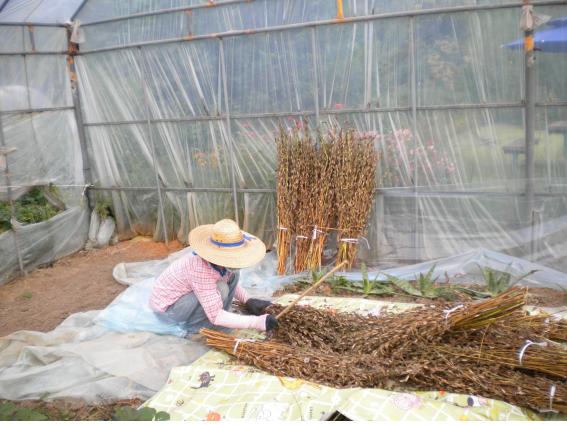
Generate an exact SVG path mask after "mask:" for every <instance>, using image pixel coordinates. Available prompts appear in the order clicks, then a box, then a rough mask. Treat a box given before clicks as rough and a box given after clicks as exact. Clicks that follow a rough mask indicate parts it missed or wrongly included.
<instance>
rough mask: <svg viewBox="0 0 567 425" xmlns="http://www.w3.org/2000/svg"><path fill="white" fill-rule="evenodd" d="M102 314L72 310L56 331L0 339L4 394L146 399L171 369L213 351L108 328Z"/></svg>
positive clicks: (16, 397) (15, 396) (99, 400)
mask: <svg viewBox="0 0 567 425" xmlns="http://www.w3.org/2000/svg"><path fill="white" fill-rule="evenodd" d="M98 313H99V312H98V311H90V312H86V313H76V314H73V315H72V316H69V317H68V318H67V319H66V320H65V321H64V322H63V323H61V325H59V326H58V327H57V328H56V329H55V330H53V331H51V332H47V333H42V332H32V331H20V332H15V333H13V334H11V335H9V336H6V337H3V338H0V398H2V399H8V400H21V399H40V398H41V399H57V398H64V397H72V398H78V399H82V400H85V401H86V402H88V403H102V402H107V401H112V400H120V399H129V398H140V399H143V400H145V399H147V398H149V397H150V396H152V395H153V394H154V393H155V392H156V391H158V390H159V389H160V388H161V387H162V386H163V385H164V384H165V383H166V381H167V378H168V374H169V371H170V370H171V368H173V367H176V366H182V365H183V366H184V365H188V364H191V363H192V362H193V361H194V360H196V359H197V358H198V357H200V356H202V355H203V354H204V353H205V352H206V351H207V350H208V348H207V347H206V346H204V345H202V344H200V343H198V342H196V341H190V340H187V339H182V338H176V337H173V336H160V335H155V334H152V333H149V332H136V333H126V334H123V333H118V332H113V331H109V330H108V329H106V328H105V327H103V326H100V325H97V324H96V323H94V321H93V319H94V318H95V317H96V315H97V314H98Z"/></svg>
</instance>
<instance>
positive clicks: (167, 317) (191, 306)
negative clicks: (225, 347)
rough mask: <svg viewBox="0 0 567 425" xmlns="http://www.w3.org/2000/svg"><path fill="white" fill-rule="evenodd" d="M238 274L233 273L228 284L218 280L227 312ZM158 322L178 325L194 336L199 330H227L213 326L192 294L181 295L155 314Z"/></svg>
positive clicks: (224, 308)
mask: <svg viewBox="0 0 567 425" xmlns="http://www.w3.org/2000/svg"><path fill="white" fill-rule="evenodd" d="M238 278H239V273H238V272H236V273H233V274H232V276H231V277H230V279H229V280H228V283H225V281H224V279H219V281H218V282H217V286H218V289H219V292H220V294H221V297H222V304H223V310H226V311H229V309H230V305H231V304H232V299H233V298H234V291H235V290H236V286H237V285H238ZM155 314H156V315H157V316H158V317H159V318H160V320H163V321H165V322H170V323H179V324H182V325H183V327H185V328H186V329H187V334H188V335H189V334H195V333H197V332H199V330H200V329H201V328H213V329H217V330H222V331H225V332H226V331H229V329H226V328H222V327H220V326H214V325H213V324H212V323H211V322H210V321H209V319H208V318H207V315H206V314H205V310H203V307H202V306H201V303H200V302H199V300H198V299H197V297H196V296H195V294H194V293H193V292H189V293H188V294H185V295H183V296H182V297H181V298H179V299H178V300H177V301H176V302H175V303H174V304H172V305H171V306H170V307H169V308H168V309H167V310H166V311H165V312H163V313H161V312H156V313H155Z"/></svg>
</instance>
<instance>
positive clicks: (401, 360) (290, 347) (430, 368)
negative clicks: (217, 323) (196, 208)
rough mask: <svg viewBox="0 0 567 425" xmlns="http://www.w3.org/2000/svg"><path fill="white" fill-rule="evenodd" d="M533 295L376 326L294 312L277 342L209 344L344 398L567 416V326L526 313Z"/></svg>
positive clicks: (424, 310)
mask: <svg viewBox="0 0 567 425" xmlns="http://www.w3.org/2000/svg"><path fill="white" fill-rule="evenodd" d="M525 295H526V293H525V291H523V290H519V289H512V290H510V291H508V292H505V293H504V294H502V295H500V296H498V297H496V298H493V299H489V300H487V301H483V302H480V303H471V304H466V305H459V306H456V307H453V308H449V307H443V306H438V305H432V306H424V307H421V308H420V309H418V310H412V311H408V312H405V313H401V314H388V313H385V314H382V315H380V316H377V317H376V316H369V317H364V316H360V315H356V314H346V313H335V312H333V311H329V310H318V309H314V308H311V307H298V306H296V307H294V308H293V309H292V310H290V312H289V313H287V314H286V315H284V316H283V317H281V319H280V320H279V323H280V326H279V328H278V330H277V332H276V333H275V335H274V338H273V339H271V340H265V341H249V340H238V339H236V338H235V337H234V336H232V335H228V334H223V333H221V332H216V331H210V330H203V331H202V334H203V335H205V336H206V337H207V343H208V344H209V345H210V346H212V347H215V348H218V349H221V350H224V351H226V352H227V353H229V354H231V355H235V356H236V357H237V358H238V359H240V360H242V361H243V362H245V363H248V364H252V365H255V366H257V367H258V368H260V369H262V370H265V371H267V372H270V373H273V374H275V375H278V376H292V377H297V378H301V379H306V380H310V381H313V382H318V383H321V384H326V385H329V386H333V387H340V388H344V387H358V386H360V387H366V388H372V387H379V388H385V389H396V390H404V389H405V390H439V389H444V390H446V391H451V392H456V393H465V394H475V395H478V396H483V397H487V398H494V399H499V400H503V401H506V402H509V403H512V404H515V405H518V406H521V407H527V408H530V409H533V410H536V411H540V412H544V411H557V412H562V413H567V386H566V385H565V379H566V378H567V350H566V349H565V348H564V347H563V346H562V345H560V344H557V343H555V342H554V341H553V339H557V340H561V341H564V340H565V338H566V337H567V333H566V332H565V330H566V329H567V326H566V325H567V324H566V322H565V321H560V320H555V319H553V318H551V317H548V316H539V315H536V316H530V315H528V314H527V313H525V312H523V311H522V309H521V307H522V306H523V305H524V301H525ZM282 309H283V307H282V306H278V305H274V306H271V307H270V313H272V314H277V313H278V312H279V311H281V310H282Z"/></svg>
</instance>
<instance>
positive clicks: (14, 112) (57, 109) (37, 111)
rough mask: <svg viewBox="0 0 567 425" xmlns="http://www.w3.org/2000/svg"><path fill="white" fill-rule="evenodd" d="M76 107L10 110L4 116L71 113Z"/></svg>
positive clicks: (5, 111)
mask: <svg viewBox="0 0 567 425" xmlns="http://www.w3.org/2000/svg"><path fill="white" fill-rule="evenodd" d="M72 109H74V106H54V107H52V108H31V109H10V110H3V111H2V112H4V114H34V113H39V112H55V111H70V110H72Z"/></svg>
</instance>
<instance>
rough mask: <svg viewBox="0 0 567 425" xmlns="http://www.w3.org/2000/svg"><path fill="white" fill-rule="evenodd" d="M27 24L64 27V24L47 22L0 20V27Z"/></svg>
mask: <svg viewBox="0 0 567 425" xmlns="http://www.w3.org/2000/svg"><path fill="white" fill-rule="evenodd" d="M28 25H33V26H34V27H54V28H65V25H64V24H50V23H47V22H0V27H27V26H28Z"/></svg>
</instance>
